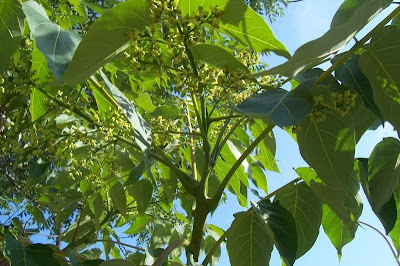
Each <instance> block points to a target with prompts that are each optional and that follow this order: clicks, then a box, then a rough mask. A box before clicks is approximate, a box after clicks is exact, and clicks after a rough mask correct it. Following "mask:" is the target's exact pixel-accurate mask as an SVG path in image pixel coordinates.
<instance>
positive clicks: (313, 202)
mask: <svg viewBox="0 0 400 266" xmlns="http://www.w3.org/2000/svg"><path fill="white" fill-rule="evenodd" d="M274 201H279V204H280V205H281V206H282V207H284V208H286V209H287V210H288V211H289V212H290V213H291V214H292V216H293V218H294V220H295V222H296V233H297V253H296V258H300V257H301V256H303V255H304V254H305V253H306V252H307V251H308V250H310V249H311V247H312V246H313V245H314V243H315V240H316V239H317V237H318V233H319V228H320V226H321V219H322V203H321V200H320V199H319V198H318V197H316V196H315V194H314V193H313V192H312V191H311V189H310V188H309V187H308V186H307V184H306V183H304V182H302V183H299V184H294V185H292V186H290V187H288V188H286V189H285V190H282V191H281V192H280V193H277V194H276V196H275V198H274Z"/></svg>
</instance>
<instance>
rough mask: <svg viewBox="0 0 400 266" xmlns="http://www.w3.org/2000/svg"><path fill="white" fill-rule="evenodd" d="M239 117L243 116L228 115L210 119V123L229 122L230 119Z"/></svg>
mask: <svg viewBox="0 0 400 266" xmlns="http://www.w3.org/2000/svg"><path fill="white" fill-rule="evenodd" d="M238 117H242V115H227V116H220V117H214V118H209V119H208V123H209V124H211V123H212V122H217V121H221V120H227V119H230V118H238Z"/></svg>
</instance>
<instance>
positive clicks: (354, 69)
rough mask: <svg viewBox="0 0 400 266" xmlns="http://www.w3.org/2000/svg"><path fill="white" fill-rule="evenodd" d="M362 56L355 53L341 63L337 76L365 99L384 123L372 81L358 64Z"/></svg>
mask: <svg viewBox="0 0 400 266" xmlns="http://www.w3.org/2000/svg"><path fill="white" fill-rule="evenodd" d="M359 59H360V56H359V55H353V56H352V57H351V58H350V59H348V60H346V61H345V62H344V63H343V64H341V65H340V66H339V67H338V68H337V69H336V71H335V76H336V78H337V79H338V80H340V81H341V82H342V83H343V84H345V85H346V86H347V87H349V88H350V89H351V90H353V91H354V92H356V93H357V94H358V95H360V96H361V98H362V99H363V102H364V105H365V107H367V108H368V109H370V110H372V111H373V112H374V114H375V115H376V116H377V117H378V118H379V119H380V120H381V121H382V124H383V123H384V121H383V117H382V114H381V111H380V110H379V108H378V106H376V104H375V102H374V95H373V91H372V87H371V83H370V82H369V80H368V79H367V77H365V75H364V74H363V73H362V72H361V69H360V67H359V66H358V62H359Z"/></svg>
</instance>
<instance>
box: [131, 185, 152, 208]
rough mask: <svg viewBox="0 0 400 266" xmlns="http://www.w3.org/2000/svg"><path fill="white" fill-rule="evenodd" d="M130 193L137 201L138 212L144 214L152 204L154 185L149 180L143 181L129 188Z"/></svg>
mask: <svg viewBox="0 0 400 266" xmlns="http://www.w3.org/2000/svg"><path fill="white" fill-rule="evenodd" d="M128 192H129V194H131V195H132V197H134V199H135V200H136V202H137V208H138V212H139V213H140V214H143V213H144V212H145V211H146V209H147V207H148V206H149V204H150V201H151V196H152V195H153V185H152V184H151V183H150V181H149V180H147V179H141V180H139V181H138V182H137V183H135V184H133V185H130V186H128Z"/></svg>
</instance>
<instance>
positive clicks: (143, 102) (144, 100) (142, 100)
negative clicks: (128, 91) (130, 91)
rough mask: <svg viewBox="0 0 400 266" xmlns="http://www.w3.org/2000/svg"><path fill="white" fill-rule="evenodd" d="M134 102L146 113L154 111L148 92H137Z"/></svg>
mask: <svg viewBox="0 0 400 266" xmlns="http://www.w3.org/2000/svg"><path fill="white" fill-rule="evenodd" d="M136 103H137V105H138V106H139V107H141V108H143V110H145V111H146V112H148V113H151V112H153V111H154V109H156V107H155V106H154V105H153V103H152V101H151V98H150V94H148V93H147V92H141V93H139V96H138V98H137V100H136Z"/></svg>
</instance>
